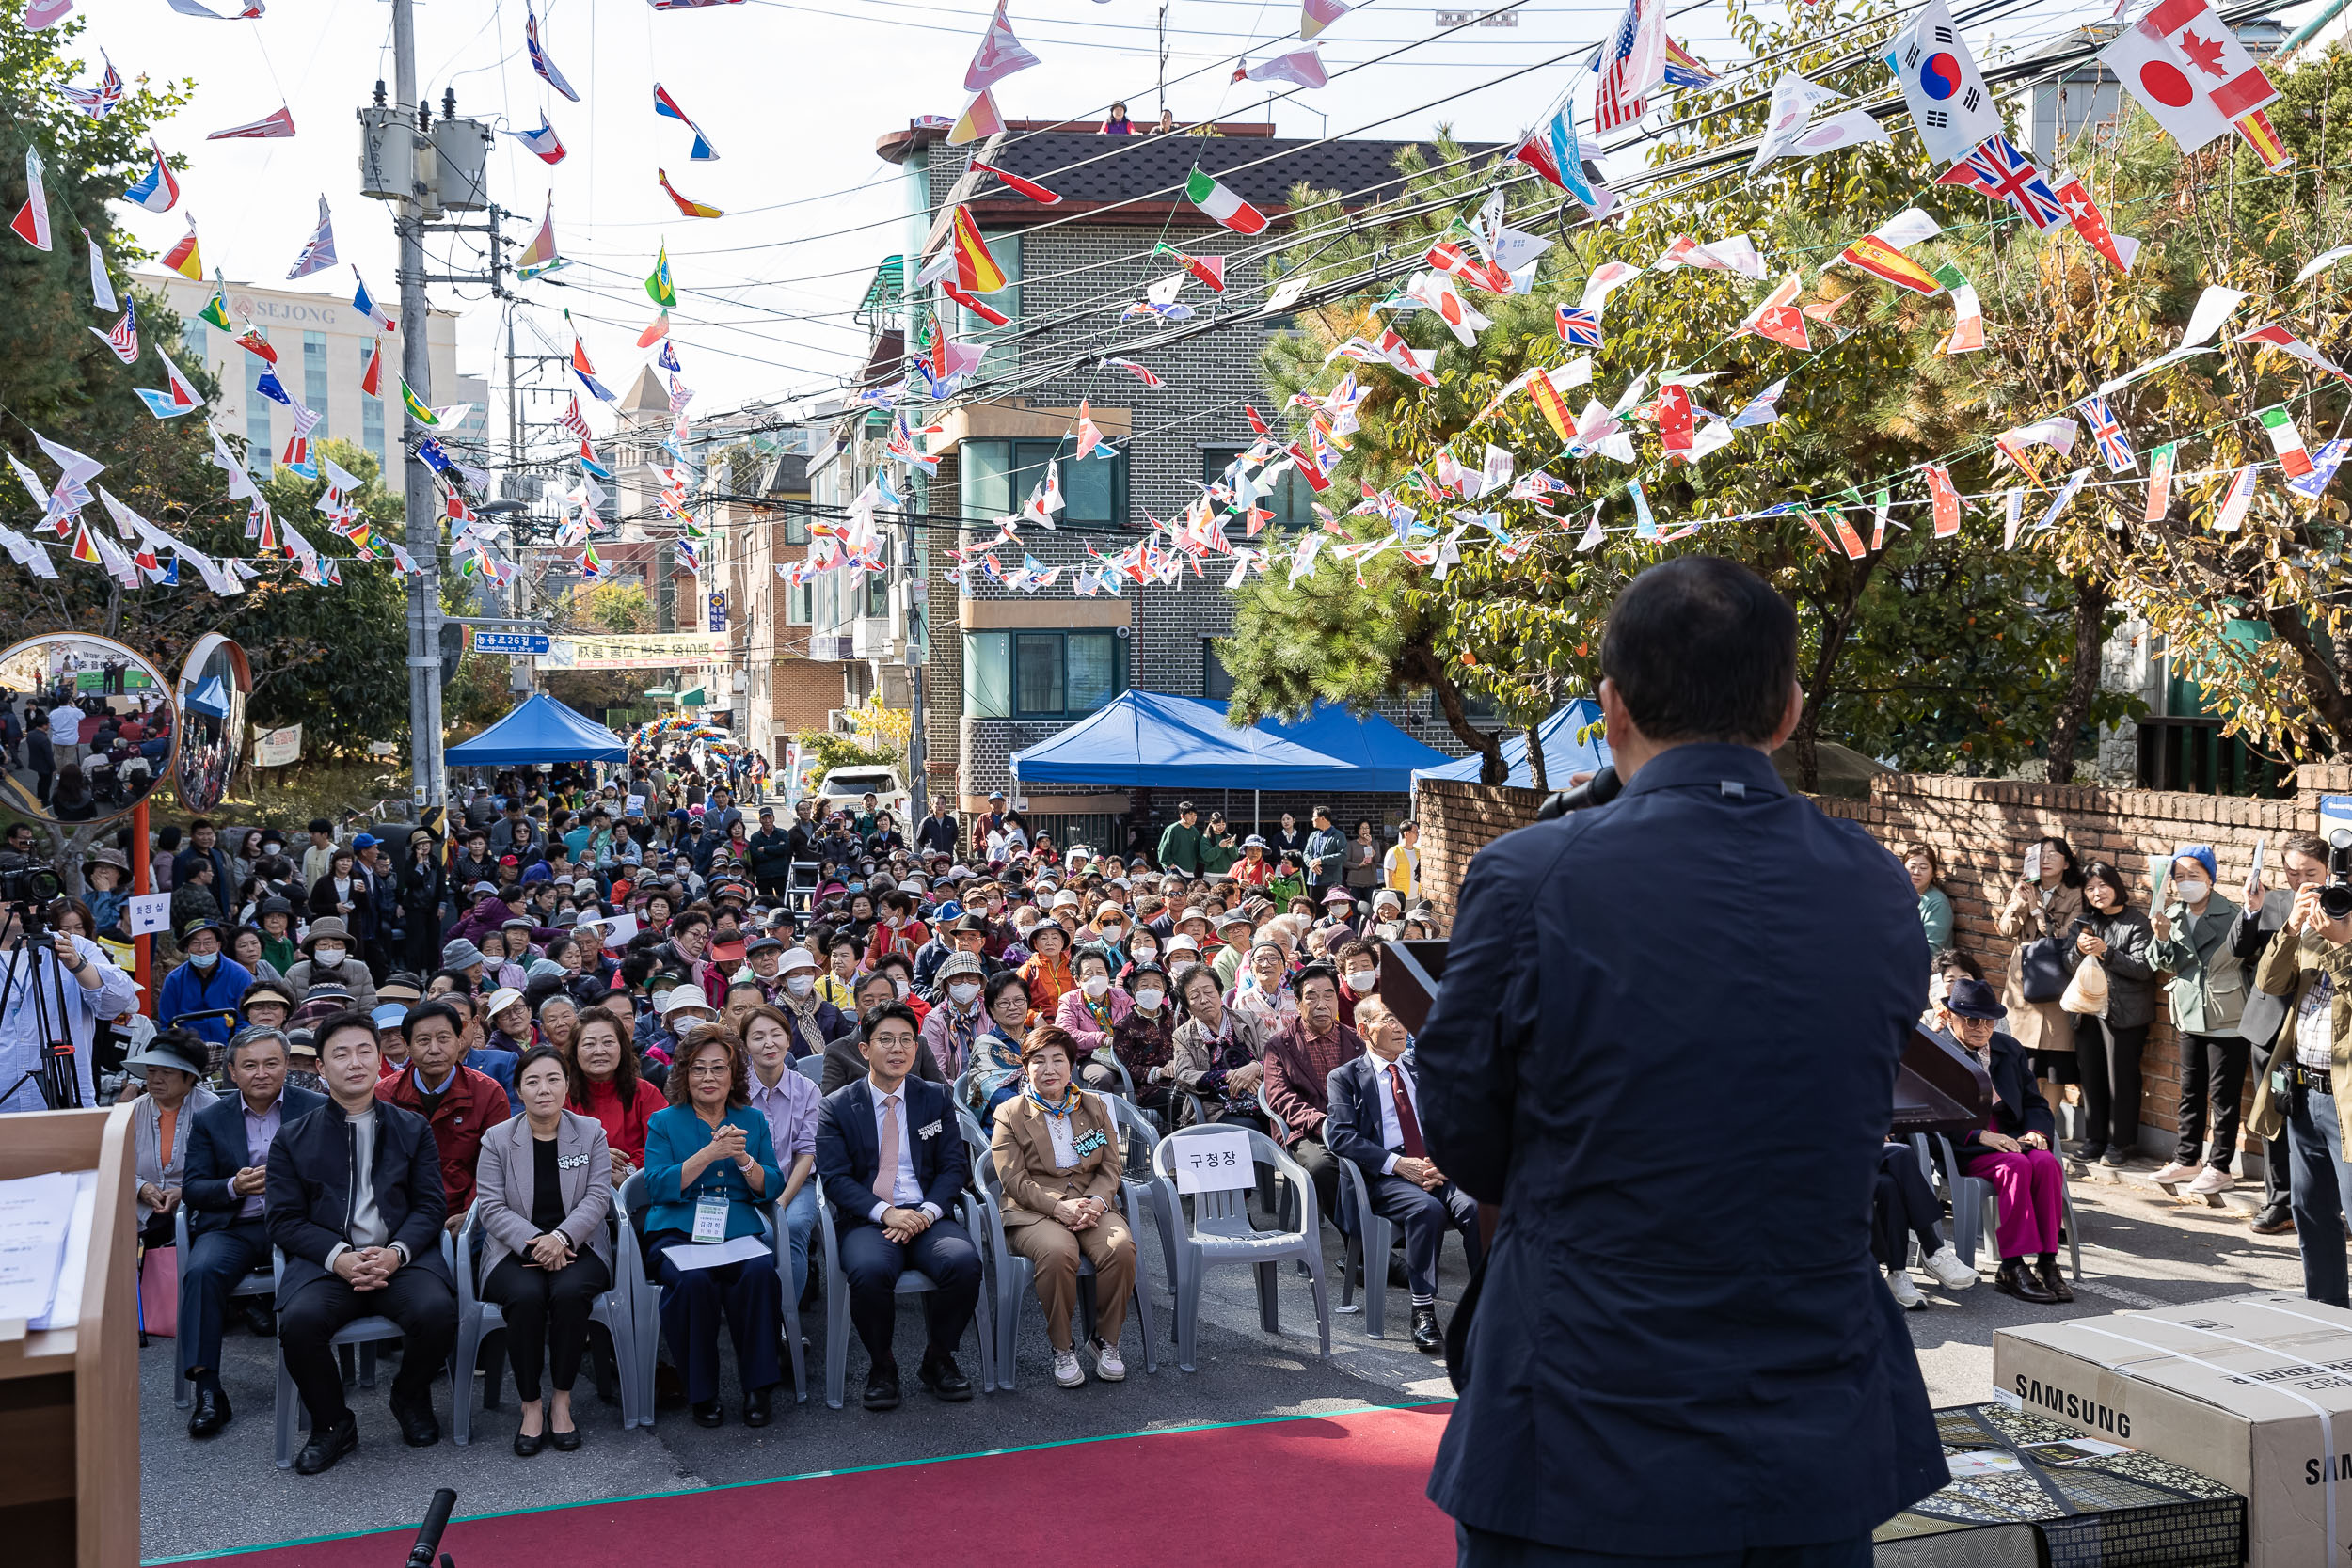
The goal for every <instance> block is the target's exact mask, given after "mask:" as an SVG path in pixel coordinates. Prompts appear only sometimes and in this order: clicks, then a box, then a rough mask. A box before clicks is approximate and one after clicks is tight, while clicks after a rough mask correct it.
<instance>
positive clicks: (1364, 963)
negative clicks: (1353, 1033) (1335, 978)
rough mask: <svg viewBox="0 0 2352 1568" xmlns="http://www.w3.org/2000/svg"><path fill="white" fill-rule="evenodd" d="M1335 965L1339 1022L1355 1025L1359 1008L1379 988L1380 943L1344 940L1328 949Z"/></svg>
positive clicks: (1350, 1026)
mask: <svg viewBox="0 0 2352 1568" xmlns="http://www.w3.org/2000/svg"><path fill="white" fill-rule="evenodd" d="M1329 952H1330V956H1331V963H1332V967H1334V968H1335V969H1337V970H1338V971H1339V972H1340V1022H1342V1023H1344V1024H1346V1025H1347V1026H1348V1027H1349V1028H1350V1029H1353V1028H1355V1027H1356V1009H1357V1008H1358V1007H1359V1006H1361V1005H1362V1004H1363V1001H1364V999H1365V998H1366V997H1368V996H1370V995H1372V994H1373V993H1374V992H1375V991H1376V990H1379V989H1380V944H1379V943H1378V942H1342V943H1340V944H1339V945H1338V946H1337V947H1334V948H1330V949H1329Z"/></svg>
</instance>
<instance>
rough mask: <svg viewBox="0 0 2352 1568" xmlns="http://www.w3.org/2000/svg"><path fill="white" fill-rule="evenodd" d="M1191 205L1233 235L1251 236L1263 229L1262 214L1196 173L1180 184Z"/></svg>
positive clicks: (1203, 175)
mask: <svg viewBox="0 0 2352 1568" xmlns="http://www.w3.org/2000/svg"><path fill="white" fill-rule="evenodd" d="M1184 195H1185V196H1186V197H1188V198H1191V201H1192V204H1193V205H1194V206H1196V207H1198V208H1200V210H1201V211H1202V212H1204V213H1206V214H1209V216H1211V217H1213V218H1215V219H1216V221H1217V222H1219V223H1221V224H1223V225H1224V226H1225V227H1226V228H1228V229H1231V230H1233V232H1235V233H1237V234H1255V233H1257V232H1259V231H1260V230H1263V229H1264V228H1265V214H1263V213H1261V212H1260V211H1258V209H1256V208H1255V207H1252V206H1251V205H1249V203H1248V202H1247V201H1244V200H1243V199H1242V198H1240V197H1237V196H1235V195H1234V194H1233V193H1232V191H1229V190H1227V189H1226V188H1225V187H1224V186H1223V185H1220V184H1218V183H1217V182H1216V181H1215V180H1213V179H1211V178H1210V177H1209V176H1208V175H1205V174H1203V173H1201V172H1200V170H1199V169H1197V168H1196V169H1194V170H1193V171H1192V175H1191V178H1189V179H1187V180H1186V181H1185V182H1184Z"/></svg>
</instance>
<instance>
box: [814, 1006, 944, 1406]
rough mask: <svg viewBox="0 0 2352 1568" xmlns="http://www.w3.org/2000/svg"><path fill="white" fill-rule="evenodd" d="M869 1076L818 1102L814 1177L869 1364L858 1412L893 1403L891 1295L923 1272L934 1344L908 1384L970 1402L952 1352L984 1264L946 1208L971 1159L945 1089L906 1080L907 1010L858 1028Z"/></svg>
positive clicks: (879, 1011) (912, 1038) (896, 1009)
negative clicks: (834, 1224) (837, 1239)
mask: <svg viewBox="0 0 2352 1568" xmlns="http://www.w3.org/2000/svg"><path fill="white" fill-rule="evenodd" d="M859 1029H860V1031H861V1032H862V1033H863V1035H864V1036H865V1051H866V1076H865V1077H863V1078H860V1079H859V1080H857V1082H855V1083H853V1084H851V1085H849V1086H848V1087H847V1088H843V1089H838V1090H836V1091H834V1093H833V1094H830V1095H828V1096H826V1097H825V1102H824V1105H823V1107H822V1108H821V1109H820V1111H819V1112H818V1120H817V1175H818V1180H820V1181H822V1182H823V1183H824V1196H825V1199H826V1201H828V1202H830V1203H831V1204H832V1205H833V1206H834V1212H835V1213H836V1216H837V1218H838V1220H839V1223H840V1227H841V1272H842V1274H843V1275H846V1276H847V1278H848V1282H849V1287H850V1322H851V1323H855V1324H856V1325H857V1337H858V1338H859V1339H860V1340H862V1341H864V1343H865V1345H866V1356H867V1357H868V1359H869V1360H870V1361H871V1362H872V1367H871V1369H870V1370H868V1371H867V1373H866V1409H868V1410H891V1409H895V1408H897V1406H898V1361H897V1359H896V1357H894V1356H893V1355H892V1354H891V1329H892V1323H893V1319H894V1317H895V1315H896V1310H897V1297H896V1296H895V1295H894V1293H893V1287H894V1286H896V1285H897V1284H898V1275H900V1274H901V1273H903V1272H904V1271H906V1270H908V1269H920V1270H921V1271H922V1272H923V1273H925V1274H927V1275H930V1277H931V1280H932V1282H933V1283H935V1284H936V1285H937V1286H938V1287H939V1289H937V1290H936V1291H930V1292H928V1293H927V1294H926V1295H925V1296H924V1297H923V1306H924V1312H925V1315H926V1317H927V1318H928V1320H929V1322H930V1342H929V1344H927V1345H926V1346H925V1348H924V1351H923V1361H922V1364H921V1365H920V1366H919V1367H918V1368H916V1370H915V1376H916V1377H917V1378H919V1379H920V1380H921V1381H922V1384H923V1386H924V1387H926V1388H929V1389H930V1391H931V1392H932V1394H934V1395H936V1396H937V1397H938V1398H940V1399H943V1400H951V1401H954V1400H968V1399H970V1398H971V1397H972V1380H971V1379H970V1378H968V1377H965V1376H964V1375H963V1373H962V1372H961V1370H958V1369H957V1367H956V1355H955V1353H956V1346H957V1345H959V1344H960V1343H961V1342H962V1340H963V1331H964V1328H965V1326H966V1325H967V1324H969V1323H971V1321H972V1312H973V1308H974V1307H977V1305H978V1303H979V1299H980V1255H979V1253H978V1252H977V1250H976V1249H975V1248H974V1247H973V1245H972V1238H971V1237H970V1236H969V1235H967V1234H966V1233H965V1232H964V1228H963V1225H962V1223H961V1221H959V1220H956V1219H953V1218H950V1217H949V1216H948V1213H947V1210H948V1208H949V1207H950V1206H951V1205H953V1204H954V1203H955V1201H956V1196H957V1195H958V1194H959V1193H960V1192H961V1191H962V1190H963V1184H964V1181H965V1180H966V1179H967V1178H968V1177H969V1176H970V1174H971V1156H970V1154H969V1152H968V1151H967V1150H966V1149H965V1148H964V1147H963V1135H962V1133H961V1132H960V1131H959V1130H958V1128H957V1125H956V1111H955V1106H954V1104H953V1103H952V1102H951V1100H950V1096H949V1091H948V1090H947V1088H946V1085H941V1084H930V1083H926V1082H924V1081H923V1080H922V1079H919V1078H912V1077H910V1076H908V1075H909V1074H910V1073H912V1072H913V1071H914V1061H915V1053H916V1052H917V1051H918V1049H919V1048H920V1040H919V1038H918V1037H917V1035H916V1024H915V1019H914V1008H912V1007H909V1006H907V1005H906V1004H904V1003H903V1002H887V1003H884V1004H883V1005H882V1006H879V1007H876V1008H874V1009H873V1010H872V1011H871V1012H868V1013H867V1014H866V1017H865V1020H864V1022H861V1023H860V1025H859Z"/></svg>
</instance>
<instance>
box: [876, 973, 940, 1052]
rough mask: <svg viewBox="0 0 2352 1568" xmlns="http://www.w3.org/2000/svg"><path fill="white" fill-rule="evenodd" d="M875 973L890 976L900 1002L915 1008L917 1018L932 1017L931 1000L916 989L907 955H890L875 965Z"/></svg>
mask: <svg viewBox="0 0 2352 1568" xmlns="http://www.w3.org/2000/svg"><path fill="white" fill-rule="evenodd" d="M873 971H874V973H875V974H887V975H889V976H890V982H891V984H892V985H893V986H894V987H896V988H897V990H898V1000H899V1001H901V1002H903V1003H905V1004H906V1005H907V1006H910V1007H912V1008H914V1016H915V1017H916V1018H918V1019H928V1018H930V1016H931V1001H930V997H927V996H925V995H924V994H923V993H922V992H921V991H919V990H915V989H914V964H913V963H911V962H909V961H908V959H907V956H906V955H905V954H903V953H893V954H890V955H889V956H888V957H886V958H883V959H882V962H880V963H878V964H875V965H874V966H873ZM862 1059H863V1058H861V1060H862Z"/></svg>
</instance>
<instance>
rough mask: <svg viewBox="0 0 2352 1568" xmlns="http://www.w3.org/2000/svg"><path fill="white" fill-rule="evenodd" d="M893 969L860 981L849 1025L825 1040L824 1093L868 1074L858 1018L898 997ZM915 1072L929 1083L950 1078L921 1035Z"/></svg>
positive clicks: (915, 1060) (917, 1044)
mask: <svg viewBox="0 0 2352 1568" xmlns="http://www.w3.org/2000/svg"><path fill="white" fill-rule="evenodd" d="M891 973H892V972H891V971H889V970H883V971H881V972H879V973H877V974H868V975H866V976H865V977H864V978H863V979H861V980H859V981H858V983H857V990H856V991H855V992H854V993H853V995H852V996H851V998H850V999H851V1001H853V1002H854V1003H855V1004H856V1006H855V1007H854V1008H853V1009H852V1010H851V1011H850V1027H849V1028H847V1029H845V1030H843V1031H842V1032H841V1033H840V1034H838V1035H835V1036H834V1037H833V1038H831V1039H829V1040H827V1041H826V1042H825V1069H824V1076H822V1077H821V1078H819V1079H818V1081H817V1086H818V1089H820V1090H822V1091H823V1092H824V1093H826V1094H831V1093H833V1092H834V1090H836V1089H842V1088H847V1087H848V1086H849V1085H851V1084H854V1083H856V1082H857V1081H858V1080H859V1079H861V1078H863V1077H865V1076H866V1036H865V1034H864V1033H863V1032H862V1031H861V1030H860V1029H859V1027H858V1023H857V1021H858V1020H859V1019H862V1018H864V1017H865V1016H866V1014H867V1013H870V1012H872V1011H873V1010H874V1009H875V1008H876V1007H879V1006H882V1004H883V1003H885V1002H896V1001H897V1000H898V983H897V982H896V981H895V980H893V979H892V978H891ZM914 1077H917V1078H920V1079H921V1080H923V1082H925V1083H926V1084H945V1083H946V1081H947V1077H946V1074H945V1073H943V1072H941V1071H940V1070H939V1058H938V1057H937V1056H934V1055H932V1054H931V1048H930V1046H928V1045H925V1044H923V1043H921V1042H920V1040H919V1039H918V1041H917V1043H916V1045H915V1047H914Z"/></svg>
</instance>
